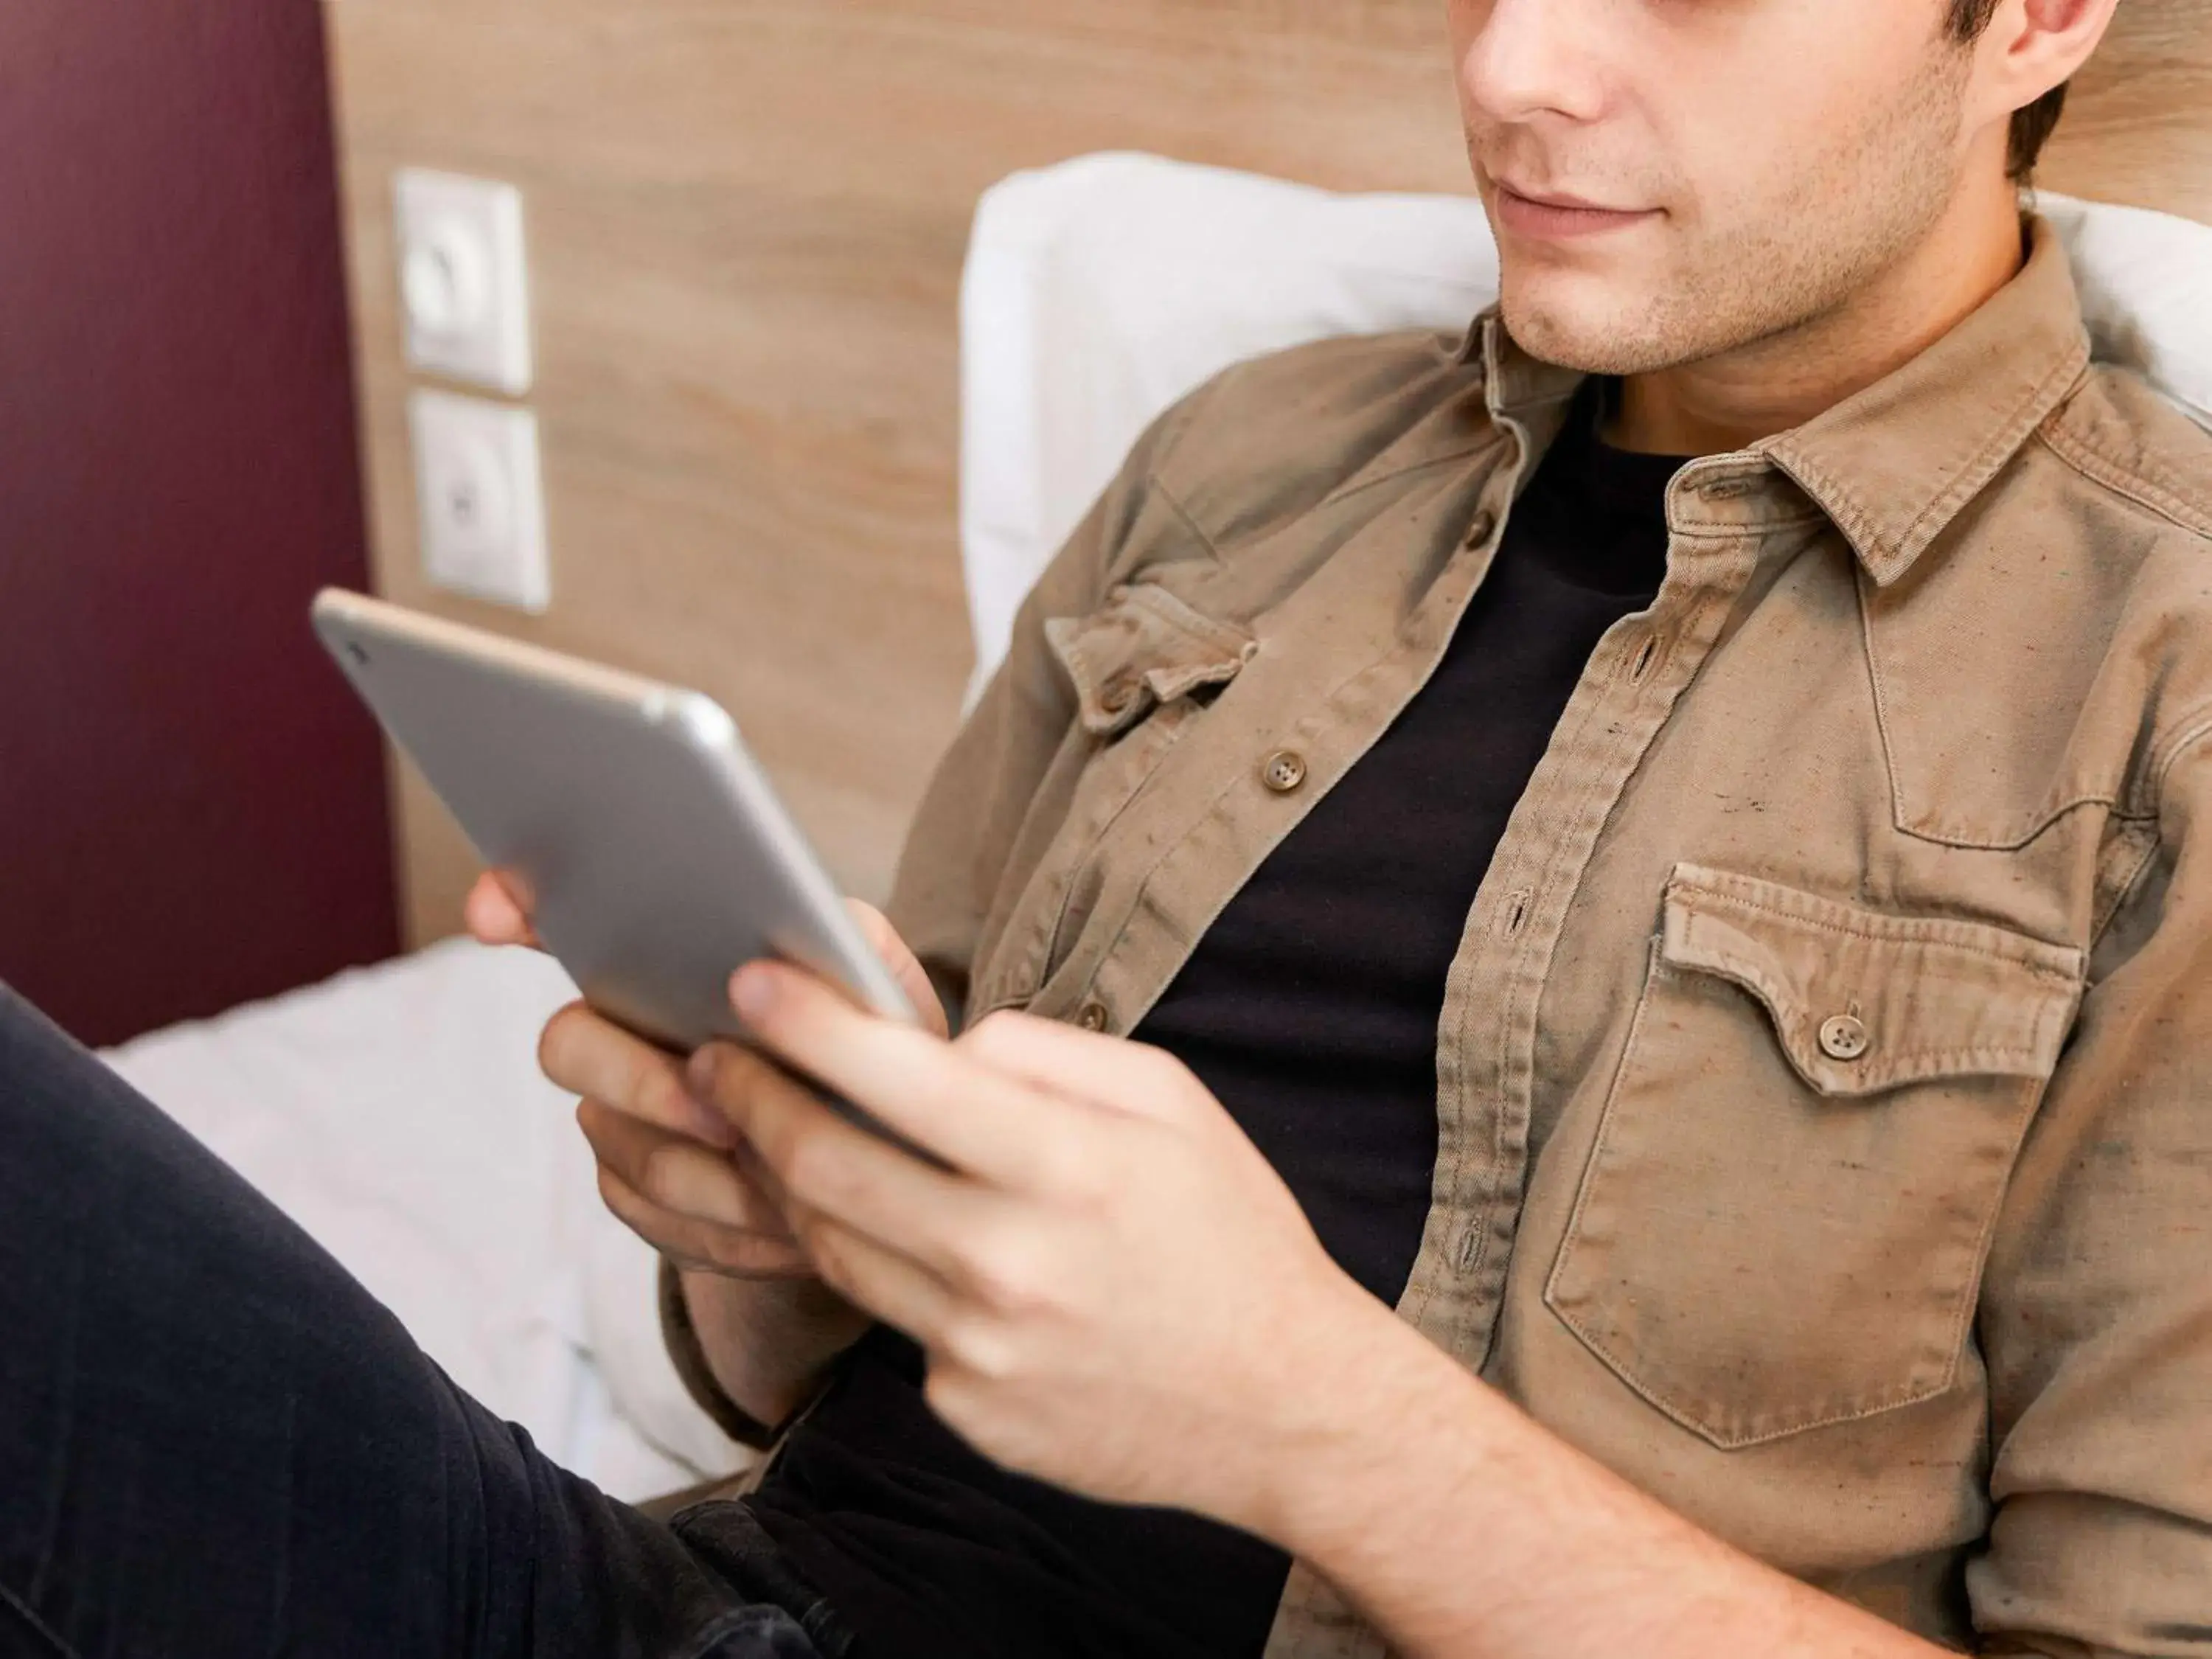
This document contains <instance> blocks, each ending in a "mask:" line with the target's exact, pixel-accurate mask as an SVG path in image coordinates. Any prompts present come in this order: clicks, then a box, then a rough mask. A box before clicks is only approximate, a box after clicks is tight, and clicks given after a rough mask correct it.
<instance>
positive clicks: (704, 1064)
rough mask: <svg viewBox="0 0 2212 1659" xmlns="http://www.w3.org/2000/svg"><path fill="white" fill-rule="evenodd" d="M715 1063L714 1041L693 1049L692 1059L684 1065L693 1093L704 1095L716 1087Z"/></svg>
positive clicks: (686, 1077)
mask: <svg viewBox="0 0 2212 1659" xmlns="http://www.w3.org/2000/svg"><path fill="white" fill-rule="evenodd" d="M715 1064H716V1061H715V1058H714V1045H713V1044H712V1043H709V1044H708V1045H707V1046H706V1047H704V1048H697V1049H695V1050H693V1051H692V1054H691V1058H690V1060H689V1061H688V1062H687V1063H686V1064H685V1066H684V1078H685V1079H686V1080H687V1081H688V1082H689V1083H690V1085H691V1092H692V1093H693V1094H695V1095H703V1094H706V1093H708V1091H711V1090H712V1089H713V1088H714V1066H715Z"/></svg>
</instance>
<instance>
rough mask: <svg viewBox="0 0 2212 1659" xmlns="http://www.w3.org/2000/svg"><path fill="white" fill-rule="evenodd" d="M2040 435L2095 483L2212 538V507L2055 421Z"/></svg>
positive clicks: (2041, 430) (2163, 517)
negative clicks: (2104, 450) (2192, 498)
mask: <svg viewBox="0 0 2212 1659" xmlns="http://www.w3.org/2000/svg"><path fill="white" fill-rule="evenodd" d="M2036 436H2037V437H2038V438H2039V439H2040V440H2042V441H2043V443H2044V446H2045V447H2046V448H2048V449H2049V450H2050V451H2051V453H2053V454H2054V455H2056V456H2057V457H2058V459H2060V460H2062V461H2063V462H2065V463H2066V465H2069V466H2070V467H2072V468H2073V469H2074V470H2075V471H2076V472H2079V473H2080V474H2081V476H2082V477H2085V478H2087V479H2089V480H2090V481H2091V482H2092V483H2100V484H2102V485H2104V486H2105V488H2106V489H2109V490H2111V491H2112V492H2113V493H2114V494H2115V495H2120V496H2123V497H2124V498H2125V499H2127V500H2129V501H2133V502H2135V503H2136V505H2137V506H2138V507H2145V508H2147V509H2148V510H2149V511H2151V512H2153V513H2157V514H2158V516H2159V517H2160V518H2162V519H2164V520H2166V521H2167V522H2168V523H2169V524H2172V525H2174V526H2177V527H2178V528H2180V529H2183V530H2187V531H2190V532H2193V533H2195V534H2197V535H2198V536H2202V537H2204V538H2208V539H2212V508H2208V507H2205V506H2204V505H2203V504H2201V503H2199V502H2197V501H2191V499H2189V498H2188V497H2187V496H2185V495H2178V494H2176V493H2175V492H2174V491H2172V490H2171V489H2166V488H2165V487H2164V486H2163V485H2161V484H2160V483H2158V482H2157V481H2156V480H2154V479H2152V478H2147V477H2143V476H2142V474H2141V473H2140V472H2137V471H2133V470H2131V469H2130V468H2128V467H2125V466H2123V465H2121V464H2120V463H2119V462H2118V460H2116V459H2113V458H2112V456H2110V455H2107V454H2106V453H2104V452H2103V451H2102V450H2100V449H2096V448H2094V447H2092V446H2090V445H2089V444H2088V443H2087V442H2086V441H2083V440H2082V439H2081V438H2080V437H2078V436H2076V435H2075V434H2073V433H2071V432H2068V431H2066V430H2064V429H2063V428H2062V427H2060V426H2059V425H2058V424H2057V422H2055V421H2046V422H2044V423H2043V425H2042V426H2041V427H2039V428H2037V430H2036Z"/></svg>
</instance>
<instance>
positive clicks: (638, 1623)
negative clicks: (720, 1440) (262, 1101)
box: [0, 986, 849, 1659]
mask: <svg viewBox="0 0 2212 1659" xmlns="http://www.w3.org/2000/svg"><path fill="white" fill-rule="evenodd" d="M848 1641H849V1638H848V1637H847V1636H846V1635H845V1634H844V1633H843V1632H842V1629H841V1628H840V1627H839V1626H837V1625H836V1621H835V1620H834V1618H833V1616H832V1615H831V1614H830V1613H829V1609H828V1608H827V1607H825V1606H823V1604H822V1603H821V1602H820V1601H818V1599H817V1598H815V1597H813V1596H812V1595H811V1594H810V1593H809V1592H808V1591H807V1589H805V1586H803V1585H801V1584H799V1583H797V1582H796V1581H795V1580H794V1579H793V1578H792V1577H790V1575H789V1573H788V1571H787V1570H786V1569H785V1568H784V1567H783V1566H782V1565H781V1563H780V1562H779V1560H778V1559H777V1557H776V1555H775V1549H774V1547H773V1546H772V1545H771V1544H770V1543H769V1541H768V1539H767V1538H766V1536H765V1535H764V1534H762V1533H761V1532H760V1530H759V1528H758V1527H757V1525H756V1524H755V1523H754V1522H752V1520H751V1517H750V1514H749V1512H748V1511H746V1510H744V1509H743V1508H742V1507H740V1506H738V1505H735V1504H707V1505H702V1506H701V1507H699V1508H697V1509H695V1510H690V1511H689V1512H687V1513H686V1514H684V1515H682V1516H678V1517H677V1519H676V1522H674V1523H673V1524H672V1525H671V1524H663V1523H661V1522H656V1521H653V1520H649V1519H647V1517H646V1516H641V1515H640V1514H639V1513H638V1512H637V1511H636V1510H632V1509H630V1508H629V1506H627V1505H626V1504H620V1503H617V1502H616V1501H615V1500H614V1499H612V1498H609V1497H607V1496H605V1494H604V1493H602V1492H599V1490H598V1489H597V1488H595V1487H593V1486H591V1485H590V1484H589V1483H588V1482H586V1481H584V1480H579V1479H578V1478H576V1477H575V1476H574V1475H572V1474H568V1473H566V1472H565V1471H563V1470H562V1469H559V1468H555V1467H554V1466H553V1465H552V1464H551V1463H550V1462H547V1461H546V1460H545V1458H544V1456H543V1455H540V1454H539V1453H538V1450H537V1449H536V1448H535V1447H533V1446H532V1444H531V1443H530V1440H529V1437H527V1436H526V1435H525V1434H524V1433H523V1432H522V1431H521V1430H520V1429H518V1428H515V1427H513V1425H509V1424H506V1423H502V1422H501V1421H499V1420H498V1419H495V1417H493V1416H492V1415H491V1414H490V1413H489V1412H487V1411H486V1410H485V1409H484V1408H483V1407H481V1406H479V1405H477V1402H476V1401H473V1400H471V1399H470V1398H469V1397H468V1396H467V1395H465V1394H463V1393H462V1392H461V1391H460V1390H459V1389H457V1388H455V1387H454V1386H453V1383H452V1382H451V1381H449V1380H448V1379H447V1376H445V1374H444V1373H443V1372H441V1370H439V1369H438V1367H437V1366H436V1365H435V1364H432V1363H431V1361H430V1360H429V1359H428V1358H426V1357H425V1356H424V1355H423V1353H422V1351H421V1350H420V1349H418V1348H417V1347H416V1346H415V1344H414V1343H413V1342H412V1341H410V1340H409V1338H408V1335H407V1333H406V1332H405V1331H404V1330H403V1329H402V1328H400V1326H399V1323H398V1321H397V1320H395V1319H394V1318H393V1317H392V1316H391V1315H390V1314H389V1313H387V1312H386V1311H385V1310H384V1309H383V1308H382V1307H380V1306H379V1305H378V1304H377V1303H376V1302H375V1301H374V1299H373V1298H372V1297H370V1296H369V1295H368V1292H367V1291H364V1290H363V1289H362V1287H361V1286H360V1285H357V1284H356V1283H355V1282H354V1280H353V1279H351V1278H349V1277H348V1275H347V1274H346V1273H345V1272H344V1271H343V1269H342V1268H341V1267H339V1266H338V1265H337V1262H335V1261H332V1260H331V1258H330V1257H329V1256H328V1255H325V1253H324V1252H323V1251H322V1250H321V1249H319V1247H318V1246H317V1245H315V1244H314V1243H313V1241H311V1240H310V1239H309V1238H308V1237H307V1236H306V1235H305V1234H304V1233H302V1232H301V1231H300V1230H299V1229H298V1228H297V1227H295V1226H294V1225H292V1224H291V1223H290V1222H289V1221H288V1220H286V1219H285V1218H284V1217H283V1215H281V1214H279V1213H278V1212H277V1211H276V1208H275V1207H274V1206H271V1205H270V1204H269V1203H268V1202H267V1201H266V1200H264V1199H263V1198H262V1197H261V1196H260V1195H259V1194H257V1193H255V1192H254V1191H253V1190H252V1188H250V1187H248V1186H247V1185H246V1182H244V1181H242V1180H240V1178H239V1177H238V1176H236V1175H235V1174H234V1173H233V1172H232V1171H231V1170H228V1168H226V1167H225V1166H224V1165H223V1164H221V1163H220V1162H219V1161H218V1160H217V1159H216V1158H214V1157H213V1156H212V1155H211V1154H210V1153H209V1152H207V1151H206V1150H205V1149H204V1148H203V1147H202V1146H199V1144H198V1143H197V1142H196V1141H194V1140H193V1139H191V1137H190V1136H189V1135H187V1134H186V1133H185V1132H184V1131H183V1130H182V1129H180V1128H179V1127H177V1126H176V1125H175V1124H173V1123H172V1122H171V1121H169V1120H168V1119H167V1118H166V1117H164V1116H163V1115H161V1112H160V1111H158V1110H157V1109H155V1108H154V1107H153V1106H151V1105H149V1103H147V1102H146V1101H144V1100H143V1099H142V1098H140V1097H138V1096H137V1095H136V1094H135V1093H133V1092H132V1091H131V1089H129V1088H128V1087H127V1086H126V1085H124V1084H123V1083H122V1082H121V1081H120V1080H119V1079H117V1078H116V1077H115V1076H114V1075H113V1074H112V1073H110V1072H109V1071H108V1070H107V1068H106V1066H102V1065H101V1064H100V1062H99V1061H98V1060H95V1059H94V1057H93V1056H91V1055H90V1054H87V1053H86V1052H85V1051H84V1050H83V1049H82V1048H79V1047H78V1046H77V1045H76V1043H74V1042H70V1040H69V1038H68V1037H66V1036H64V1035H63V1034H62V1033H61V1032H60V1031H58V1030H56V1029H55V1028H54V1027H53V1026H52V1024H48V1023H47V1022H46V1020H45V1019H44V1018H41V1017H40V1015H39V1014H38V1013H37V1012H35V1011H34V1010H33V1009H32V1008H30V1007H29V1006H27V1004H25V1003H24V1002H23V1001H21V999H19V998H17V997H15V995H14V994H12V993H10V992H9V991H8V989H7V988H6V987H4V986H0V1654H4V1655H9V1656H14V1655H18V1654H22V1655H37V1656H41V1659H61V1656H66V1659H110V1656H114V1659H121V1656H134V1659H136V1656H145V1659H203V1656H205V1659H215V1656H225V1659H228V1656H231V1655H240V1656H244V1655H255V1656H264V1655H265V1656H274V1655H280V1654H281V1655H299V1656H302V1659H352V1656H361V1659H416V1656H422V1659H433V1656H435V1659H447V1656H486V1659H489V1656H494V1655H498V1656H506V1655H515V1656H522V1655H532V1656H568V1655H574V1656H578V1659H583V1656H586V1655H588V1656H591V1659H615V1656H624V1659H835V1656H836V1655H838V1654H840V1653H842V1651H844V1650H845V1648H846V1645H847V1644H848Z"/></svg>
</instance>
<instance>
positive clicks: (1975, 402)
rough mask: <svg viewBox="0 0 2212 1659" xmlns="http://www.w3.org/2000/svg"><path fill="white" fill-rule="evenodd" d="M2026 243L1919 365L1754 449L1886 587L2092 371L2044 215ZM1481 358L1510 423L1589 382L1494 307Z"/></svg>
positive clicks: (1472, 345)
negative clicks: (2015, 263)
mask: <svg viewBox="0 0 2212 1659" xmlns="http://www.w3.org/2000/svg"><path fill="white" fill-rule="evenodd" d="M2027 243H2028V252H2027V260H2026V262H2025V263H2024V264H2022V265H2021V270H2020V271H2019V273H2018V275H2016V276H2014V278H2013V279H2012V281H2010V282H2009V283H2006V284H2005V286H2004V287H2003V288H2002V289H1998V290H1997V292H1996V293H1995V294H1994V295H1990V298H1989V299H1988V300H1987V301H1984V303H1983V305H1982V306H1981V307H1980V308H1979V309H1978V310H1977V311H1975V312H1974V313H1972V315H1970V316H1968V317H1967V318H1966V319H1965V320H1964V321H1962V322H1960V324H1959V325H1957V326H1956V327H1954V328H1953V329H1952V330H1951V331H1950V332H1949V333H1948V334H1946V335H1944V336H1943V337H1942V338H1941V339H1939V340H1937V341H1936V343H1934V344H1933V345H1931V346H1929V348H1928V349H1926V350H1924V351H1923V352H1922V353H1921V354H1920V355H1919V356H1917V357H1915V358H1913V359H1912V361H1911V362H1908V363H1906V364H1905V365H1904V366H1903V367H1902V368H1898V369H1896V370H1894V371H1893V373H1891V374H1888V375H1887V376H1885V377H1884V378H1883V379H1881V380H1878V381H1876V382H1875V384H1874V385H1872V386H1868V387H1867V388H1866V389H1865V390H1863V391H1862V392H1857V393H1854V394H1853V395H1852V396H1850V397H1849V398H1845V399H1844V401H1843V402H1841V403H1839V404H1836V405H1835V407H1833V408H1832V409H1830V410H1826V411H1824V412H1823V413H1821V414H1820V415H1817V416H1814V418H1813V419H1812V420H1810V421H1808V422H1805V423H1804V424H1803V425H1802V426H1800V427H1796V428H1793V429H1792V430H1790V431H1788V432H1784V433H1779V434H1777V435H1775V436H1773V437H1771V438H1766V439H1763V440H1761V441H1759V443H1756V444H1754V445H1753V446H1752V447H1751V450H1750V451H1749V452H1748V453H1751V454H1754V455H1759V456H1763V457H1765V458H1766V459H1770V460H1771V462H1772V463H1773V465H1776V466H1778V467H1779V468H1780V469H1781V470H1782V471H1784V473H1786V474H1788V475H1789V477H1790V478H1791V479H1792V480H1794V481H1795V482H1796V484H1797V485H1798V487H1799V488H1800V489H1802V490H1804V492H1805V493H1806V494H1807V495H1809V496H1811V497H1812V498H1813V500H1814V501H1816V502H1818V503H1819V504H1820V508H1821V510H1822V511H1823V512H1825V513H1826V514H1827V515H1828V517H1829V518H1830V519H1831V520H1833V521H1834V522H1835V525H1836V526H1837V528H1838V529H1839V530H1840V531H1842V532H1843V533H1844V536H1845V538H1848V539H1849V541H1850V544H1851V547H1852V549H1853V550H1855V551H1856V552H1857V555H1858V557H1859V561H1860V562H1861V563H1862V564H1863V565H1864V566H1865V568H1866V570H1867V574H1869V575H1870V576H1872V577H1873V578H1874V580H1875V582H1876V584H1877V585H1880V586H1887V585H1888V584H1890V583H1891V582H1893V581H1895V580H1897V579H1898V578H1899V577H1900V576H1902V575H1903V574H1905V572H1906V571H1907V570H1909V569H1911V568H1912V565H1913V562H1915V561H1916V560H1917V559H1918V558H1919V556H1921V554H1922V553H1923V552H1925V551H1926V550H1927V549H1928V547H1929V544H1930V543H1932V542H1933V541H1934V540H1935V539H1936V538H1937V537H1938V536H1940V535H1941V534H1942V532H1943V531H1944V529H1945V528H1946V527H1947V526H1948V525H1949V524H1950V523H1951V521H1952V520H1954V518H1956V517H1957V515H1958V513H1959V512H1960V509H1961V508H1963V507H1965V506H1966V503H1967V502H1968V501H1972V499H1973V498H1974V496H1975V495H1978V493H1979V492H1980V491H1981V490H1982V489H1983V488H1984V486H1986V485H1987V484H1988V483H1989V482H1990V479H1992V478H1993V477H1996V474H1997V472H1998V471H1999V470H2000V469H2001V468H2002V466H2003V465H2005V463H2006V462H2007V461H2008V460H2010V459H2012V457H2013V456H2014V455H2015V454H2016V453H2018V452H2019V450H2020V447H2021V445H2022V444H2024V443H2026V442H2027V438H2028V435H2030V434H2031V433H2033V431H2034V430H2035V429H2036V428H2037V427H2039V426H2040V425H2041V424H2042V423H2043V422H2044V419H2045V417H2046V416H2048V415H2050V413H2051V410H2054V409H2056V408H2057V406H2058V405H2059V404H2061V403H2062V402H2063V401H2064V400H2065V398H2066V396H2067V394H2068V393H2069V392H2071V391H2072V390H2073V388H2074V386H2075V382H2076V381H2078V380H2080V378H2081V373H2082V370H2083V369H2084V368H2086V367H2087V363H2088V361H2089V339H2088V333H2087V329H2086V328H2085V327H2084V326H2083V325H2082V321H2081V301H2080V298H2079V296H2078V295H2077V294H2076V293H2075V287H2074V274H2073V271H2072V269H2071V268H2070V266H2069V264H2068V261H2067V256H2066V250H2065V248H2064V247H2063V246H2062V245H2061V244H2060V242H2059V240H2058V238H2057V234H2056V233H2055V232H2053V231H2052V229H2051V227H2050V225H2049V224H2048V223H2047V222H2045V221H2044V220H2043V219H2041V218H2039V217H2031V218H2030V219H2029V220H2028V221H2027ZM1478 356H1480V358H1481V360H1482V362H1484V365H1485V367H1486V371H1487V373H1486V384H1485V386H1484V398H1485V399H1486V401H1487V403H1488V404H1489V405H1490V410H1491V413H1492V416H1496V417H1498V418H1501V419H1502V418H1509V417H1510V418H1514V419H1516V420H1519V421H1522V422H1528V423H1530V424H1541V425H1546V426H1549V425H1551V424H1552V423H1553V421H1554V420H1555V419H1556V416H1552V418H1551V419H1547V416H1548V415H1550V414H1551V411H1550V410H1547V408H1546V407H1545V406H1547V405H1557V404H1563V403H1564V402H1565V400H1566V399H1567V398H1571V397H1572V396H1573V395H1574V392H1575V388H1576V387H1577V386H1578V385H1580V383H1581V381H1582V379H1583V377H1582V375H1581V374H1579V373H1577V371H1575V370H1572V369H1565V368H1559V367H1558V366H1556V365H1554V364H1551V363H1544V362H1538V361H1537V360H1536V359H1535V358H1534V357H1531V356H1528V353H1527V352H1525V351H1523V350H1522V349H1521V348H1520V347H1519V346H1517V345H1516V344H1515V343H1513V340H1512V338H1511V337H1510V335H1508V334H1507V333H1506V331H1505V329H1504V324H1503V322H1502V321H1501V319H1500V318H1499V316H1498V310H1497V308H1496V307H1492V309H1491V310H1489V311H1487V312H1485V313H1483V314H1482V315H1481V316H1480V317H1479V318H1478V319H1475V324H1474V327H1473V328H1472V329H1471V330H1470V331H1468V337H1467V340H1466V342H1465V343H1464V345H1463V346H1462V350H1461V358H1462V361H1463V362H1466V361H1473V360H1474V359H1475V358H1476V357H1478ZM1531 416H1534V420H1533V421H1531V419H1530V417H1531Z"/></svg>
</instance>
